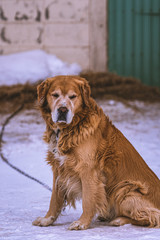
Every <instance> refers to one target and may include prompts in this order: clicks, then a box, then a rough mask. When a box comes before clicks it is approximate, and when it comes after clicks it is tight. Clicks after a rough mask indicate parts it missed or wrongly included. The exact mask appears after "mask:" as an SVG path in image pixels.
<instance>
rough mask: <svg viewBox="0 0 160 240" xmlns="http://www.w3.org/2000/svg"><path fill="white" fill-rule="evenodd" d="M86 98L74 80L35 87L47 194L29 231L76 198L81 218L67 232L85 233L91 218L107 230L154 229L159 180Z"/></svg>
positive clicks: (159, 214)
mask: <svg viewBox="0 0 160 240" xmlns="http://www.w3.org/2000/svg"><path fill="white" fill-rule="evenodd" d="M90 93H91V92H90V87H89V85H88V82H87V80H86V79H84V78H81V77H79V76H57V77H53V78H48V79H46V81H44V82H42V83H41V84H40V85H39V86H38V102H39V108H40V110H41V113H42V116H43V118H44V120H45V122H46V132H45V135H44V139H45V141H46V142H47V143H48V155H47V161H48V163H49V164H50V165H51V167H52V170H53V191H52V196H51V201H50V207H49V210H48V212H47V214H46V216H45V217H38V218H37V219H36V220H35V221H34V222H33V225H36V226H49V225H52V224H53V223H54V222H55V221H56V219H57V217H58V216H59V214H60V213H61V210H62V209H63V207H64V206H66V205H71V206H73V207H75V201H76V200H77V199H80V198H82V207H83V213H82V215H81V217H80V218H79V219H78V220H77V221H74V222H73V223H72V224H71V225H70V226H69V229H70V230H83V229H87V228H88V227H89V226H90V223H91V221H92V219H93V217H94V216H97V217H98V218H99V219H100V220H105V221H107V222H108V223H107V224H108V225H110V226H121V225H124V224H128V223H131V224H134V225H141V226H147V227H160V180H159V179H158V177H157V176H156V175H155V174H154V173H153V172H152V170H151V169H150V168H149V167H148V166H147V164H146V163H145V161H144V160H143V159H142V157H141V156H140V155H139V154H138V152H137V151H136V150H135V148H134V147H133V146H132V144H131V143H130V142H129V141H128V140H127V139H126V138H125V137H124V135H123V134H122V133H121V132H120V131H119V130H118V129H117V128H116V127H115V126H114V125H113V124H112V122H111V121H110V120H109V118H108V117H107V116H106V115H105V114H104V112H103V110H102V109H101V108H100V107H98V105H97V104H96V102H95V101H94V100H93V99H92V98H91V96H90Z"/></svg>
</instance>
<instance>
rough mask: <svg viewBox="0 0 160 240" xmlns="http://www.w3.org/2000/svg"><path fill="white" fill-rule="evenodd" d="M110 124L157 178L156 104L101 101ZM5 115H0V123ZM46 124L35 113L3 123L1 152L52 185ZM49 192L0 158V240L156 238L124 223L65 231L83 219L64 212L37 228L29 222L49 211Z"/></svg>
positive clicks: (158, 234)
mask: <svg viewBox="0 0 160 240" xmlns="http://www.w3.org/2000/svg"><path fill="white" fill-rule="evenodd" d="M99 104H100V105H101V106H102V107H103V109H104V111H105V113H106V114H108V115H109V116H110V118H111V119H112V121H113V123H114V124H115V125H116V126H117V127H118V128H119V129H120V130H121V131H122V132H123V133H124V135H125V136H126V137H127V138H128V139H129V140H130V141H131V143H132V144H133V145H134V146H135V147H136V149H137V150H138V151H139V153H140V154H141V155H142V156H143V158H144V159H145V161H146V162H147V163H148V165H149V166H150V168H151V169H152V170H153V171H154V172H155V173H156V174H157V175H158V176H159V177H160V147H159V143H160V111H159V110H160V104H158V103H157V104H144V103H142V102H132V103H131V102H126V103H125V104H124V103H120V102H116V101H113V100H110V101H99ZM5 117H6V116H4V115H3V116H0V122H1V124H2V122H3V121H4V119H5ZM44 129H45V125H44V122H43V120H42V118H41V116H40V114H39V112H38V111H37V110H26V111H23V112H21V113H20V114H18V115H17V116H16V117H14V118H13V119H12V120H11V121H10V123H9V124H8V125H7V127H6V130H5V135H4V139H3V140H4V141H5V142H4V145H3V153H4V155H5V156H6V157H7V158H8V159H9V161H10V162H11V163H13V164H14V165H16V166H18V167H19V168H20V169H22V170H24V171H25V172H27V173H29V174H30V175H32V176H34V177H36V178H38V179H39V180H41V181H42V182H45V183H46V184H48V185H49V186H50V187H52V172H51V169H50V167H49V166H47V164H46V162H45V155H46V149H47V147H46V145H45V143H44V142H43V141H42V134H43V130H44ZM50 196H51V192H50V191H48V190H47V189H45V188H43V187H42V186H41V185H39V184H38V183H36V182H33V181H31V180H30V179H27V178H26V177H24V176H23V175H20V174H19V173H17V172H16V171H15V170H13V169H11V168H10V167H9V166H7V165H6V164H5V163H4V162H3V161H1V159H0V239H2V240H3V239H7V240H22V239H23V240H41V239H45V240H50V239H51V240H54V239H58V240H62V239H66V240H77V239H81V240H82V239H83V240H85V239H86V240H88V239H95V240H98V239H101V240H105V239H108V240H110V239H112V240H116V239H119V240H121V239H123V240H125V239H130V240H132V239H134V240H135V239H136V240H146V239H148V240H151V239H157V240H158V239H160V229H148V228H144V227H136V226H131V225H125V226H122V227H117V228H116V227H110V226H106V223H100V222H98V221H97V220H94V221H93V222H92V224H91V226H90V228H89V229H87V230H84V231H69V230H67V228H68V226H69V225H70V223H71V222H72V221H74V220H77V219H78V218H79V216H80V215H81V212H82V209H81V202H78V203H77V209H76V210H74V209H72V208H71V209H69V208H67V209H66V210H65V211H64V212H63V214H62V216H60V217H59V218H58V220H57V221H56V223H55V224H54V226H50V227H46V228H45V227H44V228H41V227H36V226H32V221H33V220H34V219H35V218H36V217H38V216H44V215H45V214H46V211H47V210H48V206H49V201H50Z"/></svg>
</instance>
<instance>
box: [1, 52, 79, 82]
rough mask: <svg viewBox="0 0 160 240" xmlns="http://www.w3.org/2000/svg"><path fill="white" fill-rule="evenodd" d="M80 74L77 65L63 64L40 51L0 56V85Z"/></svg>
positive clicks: (52, 56) (54, 57)
mask: <svg viewBox="0 0 160 240" xmlns="http://www.w3.org/2000/svg"><path fill="white" fill-rule="evenodd" d="M80 72H81V67H80V66H79V65H78V64H77V63H72V64H68V63H65V62H63V61H62V60H60V59H59V58H57V57H56V56H55V55H52V54H47V53H46V52H45V51H42V50H32V51H27V52H21V53H15V54H10V55H5V56H0V85H12V84H18V83H22V84H23V83H26V82H30V83H34V82H36V81H39V80H44V79H45V78H47V77H53V76H56V75H70V74H75V75H76V74H79V73H80Z"/></svg>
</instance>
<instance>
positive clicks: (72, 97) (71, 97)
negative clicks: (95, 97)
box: [69, 94, 77, 99]
mask: <svg viewBox="0 0 160 240" xmlns="http://www.w3.org/2000/svg"><path fill="white" fill-rule="evenodd" d="M76 97H77V96H76V95H75V94H74V95H71V96H69V98H70V99H74V98H76Z"/></svg>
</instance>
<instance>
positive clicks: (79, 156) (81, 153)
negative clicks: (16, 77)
mask: <svg viewBox="0 0 160 240" xmlns="http://www.w3.org/2000/svg"><path fill="white" fill-rule="evenodd" d="M97 146H98V143H97V142H96V141H95V137H93V136H92V137H90V139H89V141H84V142H83V143H81V144H80V145H78V146H77V147H75V148H74V149H73V150H71V151H70V153H69V154H61V153H60V152H59V150H58V139H56V136H55V135H52V137H51V139H50V143H49V151H50V152H51V153H52V154H53V156H54V159H55V160H56V163H58V166H59V167H58V177H57V179H56V183H55V184H56V187H58V188H61V189H62V190H63V191H65V193H66V195H67V199H79V198H81V194H82V185H81V180H80V176H79V173H83V171H86V168H87V167H89V168H91V167H92V166H93V165H94V159H95V154H96V148H97ZM93 149H94V151H93ZM73 196H74V197H73Z"/></svg>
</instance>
